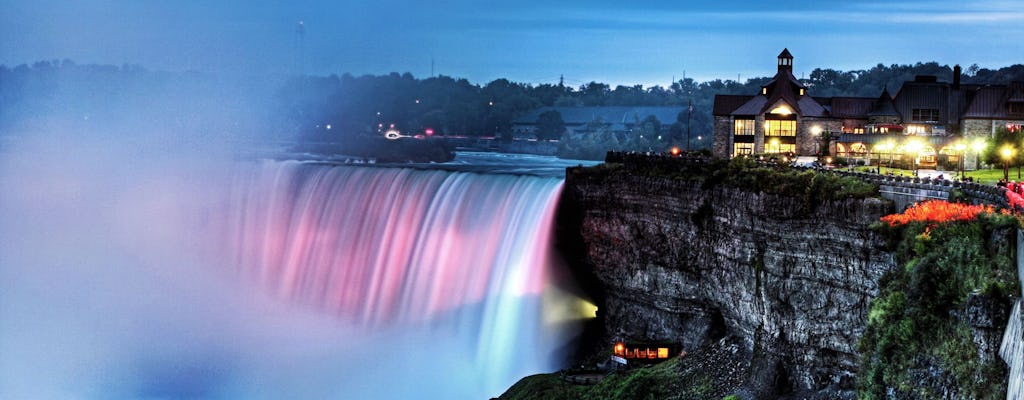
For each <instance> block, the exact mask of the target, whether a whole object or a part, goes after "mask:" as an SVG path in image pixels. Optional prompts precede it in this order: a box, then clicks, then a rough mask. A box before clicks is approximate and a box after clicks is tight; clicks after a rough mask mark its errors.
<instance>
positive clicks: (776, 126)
mask: <svg viewBox="0 0 1024 400" xmlns="http://www.w3.org/2000/svg"><path fill="white" fill-rule="evenodd" d="M764 127H765V129H764V135H765V136H796V121H793V120H778V119H770V120H767V121H764Z"/></svg>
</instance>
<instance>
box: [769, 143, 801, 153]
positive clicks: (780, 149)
mask: <svg viewBox="0 0 1024 400" xmlns="http://www.w3.org/2000/svg"><path fill="white" fill-rule="evenodd" d="M764 152H765V153H796V145H795V144H793V143H779V142H768V143H765V144H764Z"/></svg>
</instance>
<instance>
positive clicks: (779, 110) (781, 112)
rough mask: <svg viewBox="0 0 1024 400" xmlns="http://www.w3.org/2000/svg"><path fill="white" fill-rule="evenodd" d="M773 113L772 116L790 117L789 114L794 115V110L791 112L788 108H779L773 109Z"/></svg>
mask: <svg viewBox="0 0 1024 400" xmlns="http://www.w3.org/2000/svg"><path fill="white" fill-rule="evenodd" d="M771 113H772V114H779V115H789V114H792V113H793V110H790V109H789V107H786V106H778V107H775V108H773V109H772V111H771Z"/></svg>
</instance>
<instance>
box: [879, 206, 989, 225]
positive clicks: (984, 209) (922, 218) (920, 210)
mask: <svg viewBox="0 0 1024 400" xmlns="http://www.w3.org/2000/svg"><path fill="white" fill-rule="evenodd" d="M995 212H996V211H995V207H993V206H983V205H972V204H962V203H950V202H948V201H943V200H928V201H922V202H920V203H917V204H914V205H912V206H910V207H909V208H907V209H906V210H905V211H903V213H900V214H890V215H886V216H884V217H882V222H885V223H887V224H889V225H890V226H896V225H903V224H907V223H910V222H914V221H919V222H934V223H942V222H951V221H972V220H974V219H975V218H977V217H978V214H981V213H986V214H994V213H995Z"/></svg>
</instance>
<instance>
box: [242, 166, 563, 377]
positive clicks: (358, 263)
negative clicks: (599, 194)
mask: <svg viewBox="0 0 1024 400" xmlns="http://www.w3.org/2000/svg"><path fill="white" fill-rule="evenodd" d="M237 182H238V183H236V184H235V186H234V188H233V191H232V199H231V201H230V202H229V205H230V207H229V209H228V210H226V215H227V219H226V221H227V223H226V224H225V229H226V230H225V234H224V235H223V237H224V238H226V243H225V246H224V247H225V248H226V249H229V251H230V252H231V255H230V264H231V265H234V266H235V267H236V268H237V269H238V270H239V272H240V273H241V274H243V275H245V276H247V277H248V278H249V279H251V280H253V281H256V282H258V283H259V285H260V286H261V287H263V288H265V290H267V291H268V292H269V293H271V294H272V295H273V296H274V297H275V298H277V299H280V300H282V301H286V302H289V303H293V304H298V305H302V306H303V307H307V308H310V309H315V310H319V311H320V312H324V313H329V314H331V315H334V316H336V317H337V318H339V319H340V320H342V321H345V323H346V324H347V325H348V326H350V327H353V328H354V329H355V331H356V332H357V335H361V336H365V337H371V338H372V337H374V336H375V335H381V334H382V332H384V333H387V334H388V335H390V336H389V337H390V338H389V339H388V341H389V342H390V343H392V344H393V343H396V342H397V343H398V344H399V345H401V344H402V343H403V342H404V341H405V340H406V339H405V338H404V336H405V335H404V333H402V332H404V331H416V332H419V333H421V334H426V335H429V336H430V337H432V338H433V339H432V340H436V341H437V342H435V343H434V344H433V345H432V347H433V346H437V348H436V349H435V348H424V349H421V350H415V349H413V350H406V351H407V353H405V354H404V355H403V356H402V357H407V358H408V361H409V362H413V363H423V366H425V367H426V366H429V365H430V364H431V363H433V362H436V359H438V358H440V359H443V358H445V357H447V354H456V355H459V356H460V357H466V358H467V359H468V361H467V362H468V364H465V366H463V367H462V368H470V369H472V370H474V371H475V372H476V375H475V376H474V378H472V379H473V380H474V381H479V382H443V381H437V382H432V383H433V384H439V385H444V384H463V385H466V384H468V385H476V384H482V385H483V387H482V389H483V390H484V391H483V392H482V393H480V396H496V395H498V394H500V391H501V390H503V389H504V388H507V387H508V386H509V385H511V384H512V383H514V381H515V380H516V379H518V378H520V377H522V376H524V375H526V374H531V373H537V372H542V371H546V370H551V369H552V368H557V366H555V365H553V364H551V354H552V352H553V351H554V347H555V346H559V345H561V343H558V341H557V340H553V338H554V336H553V335H554V333H553V332H550V331H548V330H547V329H545V324H544V323H543V321H542V317H543V316H542V310H541V303H542V302H541V297H542V295H543V294H544V292H545V289H546V283H547V281H548V278H547V276H546V275H547V273H548V271H547V270H546V266H547V264H548V262H549V260H548V258H549V255H548V253H547V248H548V246H549V242H550V240H549V234H550V231H551V221H552V220H553V216H554V209H555V205H556V202H557V198H558V195H559V193H560V190H561V186H562V180H561V179H556V178H539V177H532V176H517V175H507V174H506V175H502V174H493V175H486V174H476V173H459V172H447V171H438V170H414V169H400V168H374V167H336V166H326V165H319V164H311V163H299V162H265V163H263V164H261V165H259V166H258V167H257V168H255V169H252V170H250V172H247V173H245V174H243V175H242V177H241V178H240V179H239V180H238V181H237ZM548 328H550V327H548ZM395 332H398V333H395ZM412 373H415V372H412ZM460 373H462V374H464V373H465V371H462V372H460ZM395 384H398V385H401V384H403V382H402V381H396V382H395ZM378 394H379V393H378ZM421 394H422V393H421ZM375 395H377V394H375Z"/></svg>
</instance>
